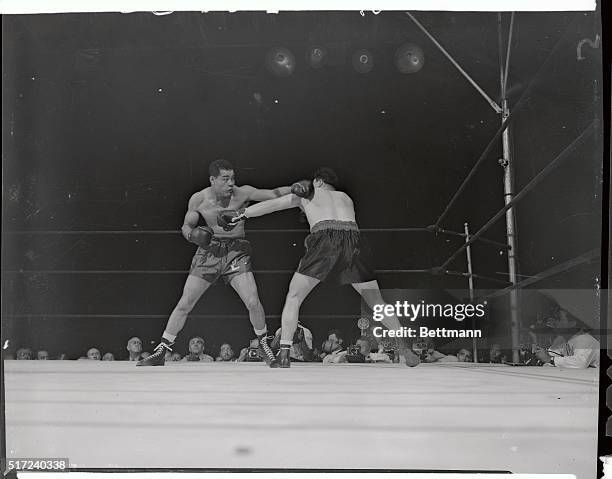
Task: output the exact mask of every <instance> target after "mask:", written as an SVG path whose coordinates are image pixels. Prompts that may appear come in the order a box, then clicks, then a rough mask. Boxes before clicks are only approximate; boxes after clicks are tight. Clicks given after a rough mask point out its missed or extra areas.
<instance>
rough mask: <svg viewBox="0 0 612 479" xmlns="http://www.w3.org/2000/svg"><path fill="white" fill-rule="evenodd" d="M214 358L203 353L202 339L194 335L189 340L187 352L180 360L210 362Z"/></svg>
mask: <svg viewBox="0 0 612 479" xmlns="http://www.w3.org/2000/svg"><path fill="white" fill-rule="evenodd" d="M214 360H215V359H214V358H213V357H212V356H209V355H208V354H206V353H204V339H203V338H201V337H200V336H196V337H194V338H191V339H190V340H189V352H188V353H187V355H186V356H185V357H184V358H183V359H182V360H181V361H203V362H207V363H208V362H212V361H214Z"/></svg>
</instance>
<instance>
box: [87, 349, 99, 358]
mask: <svg viewBox="0 0 612 479" xmlns="http://www.w3.org/2000/svg"><path fill="white" fill-rule="evenodd" d="M87 359H91V360H94V361H100V359H102V355H101V354H100V350H99V349H97V348H89V349H88V350H87Z"/></svg>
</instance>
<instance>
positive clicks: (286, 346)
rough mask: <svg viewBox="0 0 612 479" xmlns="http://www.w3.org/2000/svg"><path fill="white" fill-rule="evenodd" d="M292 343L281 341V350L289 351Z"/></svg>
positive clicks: (288, 340) (287, 340) (286, 340)
mask: <svg viewBox="0 0 612 479" xmlns="http://www.w3.org/2000/svg"><path fill="white" fill-rule="evenodd" d="M292 344H293V341H292V340H291V339H281V342H280V345H281V349H291V345H292Z"/></svg>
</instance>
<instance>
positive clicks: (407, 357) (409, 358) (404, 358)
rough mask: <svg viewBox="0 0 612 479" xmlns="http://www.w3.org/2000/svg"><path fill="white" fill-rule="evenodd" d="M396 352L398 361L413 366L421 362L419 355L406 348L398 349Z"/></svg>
mask: <svg viewBox="0 0 612 479" xmlns="http://www.w3.org/2000/svg"><path fill="white" fill-rule="evenodd" d="M398 353H399V357H400V362H404V363H406V366H409V367H411V368H413V367H415V366H418V365H419V364H420V363H421V360H420V359H419V357H418V356H417V355H416V354H414V353H413V352H412V351H411V350H410V349H408V348H401V349H399V350H398Z"/></svg>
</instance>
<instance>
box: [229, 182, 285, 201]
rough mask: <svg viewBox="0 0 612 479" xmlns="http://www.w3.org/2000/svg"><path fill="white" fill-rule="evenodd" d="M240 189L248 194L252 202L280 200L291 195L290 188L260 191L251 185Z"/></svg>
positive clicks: (280, 187) (282, 187) (281, 187)
mask: <svg viewBox="0 0 612 479" xmlns="http://www.w3.org/2000/svg"><path fill="white" fill-rule="evenodd" d="M240 188H241V189H242V190H243V191H245V192H246V193H247V195H248V198H249V200H250V201H266V200H273V199H274V198H280V197H281V196H285V195H288V194H289V193H291V187H290V186H279V187H278V188H274V189H273V190H260V189H258V188H255V187H253V186H249V185H244V186H241V187H240Z"/></svg>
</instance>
